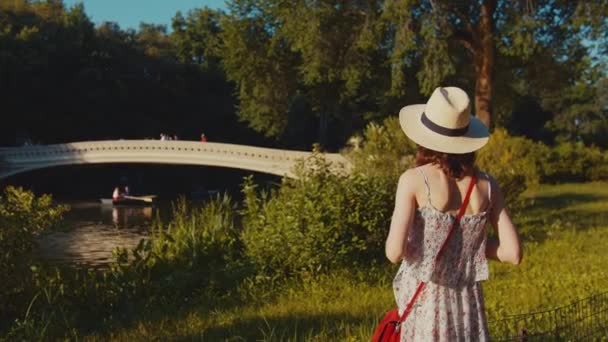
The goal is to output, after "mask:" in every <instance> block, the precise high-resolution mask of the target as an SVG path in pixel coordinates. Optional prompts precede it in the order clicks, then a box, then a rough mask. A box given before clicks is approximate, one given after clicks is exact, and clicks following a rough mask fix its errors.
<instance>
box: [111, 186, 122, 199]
mask: <svg viewBox="0 0 608 342" xmlns="http://www.w3.org/2000/svg"><path fill="white" fill-rule="evenodd" d="M120 197H122V196H121V194H120V189H119V188H118V187H115V188H114V192H113V193H112V201H118V200H120Z"/></svg>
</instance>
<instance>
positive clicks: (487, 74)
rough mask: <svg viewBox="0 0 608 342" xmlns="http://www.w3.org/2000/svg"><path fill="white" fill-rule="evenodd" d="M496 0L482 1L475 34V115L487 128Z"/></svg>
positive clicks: (493, 54)
mask: <svg viewBox="0 0 608 342" xmlns="http://www.w3.org/2000/svg"><path fill="white" fill-rule="evenodd" d="M495 11H496V0H484V1H483V2H482V4H481V17H480V19H479V25H478V28H477V33H478V37H479V45H478V48H477V51H476V53H475V57H474V58H475V74H476V80H475V115H476V116H477V118H478V119H479V120H481V122H483V123H484V124H485V125H486V126H487V127H490V120H491V117H492V107H491V103H492V93H493V91H494V59H495V51H494V12H495Z"/></svg>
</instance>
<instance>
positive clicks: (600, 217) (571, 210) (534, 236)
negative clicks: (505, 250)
mask: <svg viewBox="0 0 608 342" xmlns="http://www.w3.org/2000/svg"><path fill="white" fill-rule="evenodd" d="M598 202H599V204H600V206H601V205H602V204H605V206H606V208H607V209H608V197H606V196H602V195H596V194H592V193H583V194H581V193H574V192H563V193H555V194H543V195H538V196H535V197H533V198H531V199H530V200H529V204H528V205H526V206H525V208H524V209H522V210H521V211H519V212H517V213H515V214H516V218H517V221H518V222H517V223H518V226H519V228H520V235H521V237H522V239H523V240H524V241H526V240H528V241H537V242H543V241H545V240H546V239H547V238H549V237H550V236H551V235H552V234H553V233H556V232H559V231H561V230H564V229H574V230H576V231H584V230H587V229H591V228H597V227H604V226H608V210H601V209H598V208H597V207H596V206H597V204H598ZM585 205H589V208H588V209H585V208H584V206H585ZM581 206H583V208H581Z"/></svg>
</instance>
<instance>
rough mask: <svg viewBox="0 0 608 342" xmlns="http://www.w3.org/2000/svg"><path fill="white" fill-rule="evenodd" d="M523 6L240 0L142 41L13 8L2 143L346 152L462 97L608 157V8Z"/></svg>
mask: <svg viewBox="0 0 608 342" xmlns="http://www.w3.org/2000/svg"><path fill="white" fill-rule="evenodd" d="M523 3H524V2H521V1H520V2H517V1H516V2H512V1H502V0H484V1H464V2H458V3H457V4H453V3H452V2H450V1H443V0H442V1H437V0H435V1H428V0H424V1H393V0H384V1H375V0H366V1H347V2H336V1H300V2H296V3H294V4H291V3H287V2H281V1H277V0H272V1H268V0H232V1H228V2H227V11H226V12H222V11H216V10H211V9H208V8H202V9H201V8H198V9H193V10H192V11H190V12H188V13H185V14H182V13H179V12H178V13H176V14H175V15H174V17H173V20H172V24H171V30H169V29H168V28H167V27H165V26H163V25H158V24H155V23H141V25H140V26H139V27H138V28H137V29H136V30H135V29H132V28H127V29H125V28H121V27H119V26H118V25H117V24H116V23H112V22H103V23H99V24H98V25H97V26H95V25H93V23H92V22H91V20H90V18H89V17H88V16H87V14H86V11H85V7H84V6H83V5H82V4H79V5H76V6H73V7H70V8H66V6H65V5H64V4H63V3H62V1H60V0H53V1H27V0H0V49H1V50H2V51H3V52H2V54H0V73H1V74H2V77H1V78H0V93H2V99H3V113H6V114H7V115H10V116H11V118H12V119H14V120H15V121H14V123H13V125H11V126H10V128H9V127H6V128H5V132H4V134H2V135H0V141H1V142H2V143H3V144H12V143H15V142H17V143H20V142H23V141H24V140H25V139H27V138H30V139H32V140H33V141H34V142H41V143H52V142H59V141H74V140H85V139H106V138H107V139H117V138H146V137H147V138H150V137H158V135H159V133H161V132H164V133H169V134H173V133H177V135H178V136H180V137H182V138H188V139H193V138H194V139H197V138H198V137H200V134H201V132H202V131H205V132H207V135H208V136H209V137H210V138H211V139H213V140H215V141H229V142H243V143H254V144H277V145H282V146H289V147H292V148H302V149H309V147H310V146H311V144H312V143H314V142H320V143H321V144H322V145H324V146H326V147H330V148H339V147H341V146H342V145H343V143H344V141H346V140H347V139H348V137H349V136H351V135H352V134H353V133H356V132H359V131H360V130H361V129H363V128H364V127H365V126H366V124H367V123H369V122H370V121H371V120H379V119H382V118H385V117H388V116H391V115H394V114H395V113H397V112H398V110H399V108H400V107H401V106H403V105H405V104H408V103H421V102H424V99H425V97H426V96H427V95H428V94H429V93H430V92H431V91H432V90H433V89H434V87H436V86H439V85H457V86H460V87H462V88H464V89H466V90H467V91H468V92H469V94H470V95H471V98H472V106H473V108H474V112H475V113H476V114H477V115H478V116H479V117H480V118H482V119H483V120H484V121H487V122H490V116H491V117H492V120H491V122H493V123H495V124H496V125H497V126H503V127H509V128H510V129H511V130H512V131H513V132H515V133H517V134H523V135H526V136H528V137H531V138H534V139H542V140H543V141H544V142H545V143H552V142H553V140H554V139H557V140H558V141H569V142H577V141H582V142H584V144H585V145H592V144H595V145H598V146H602V147H605V146H606V143H607V142H608V140H606V139H605V136H606V134H605V133H606V130H607V127H608V124H607V123H606V122H607V121H606V98H607V96H606V89H608V87H605V84H606V82H607V81H606V76H605V68H604V66H603V65H602V60H601V59H598V56H600V55H601V52H602V49H603V48H605V43H606V41H607V39H606V32H608V30H607V29H606V21H605V20H601V18H603V17H605V16H606V11H608V6H606V4H605V2H602V1H596V0H585V1H544V0H543V1H534V2H532V3H534V4H533V5H530V3H531V2H526V4H528V5H526V6H524V5H522V4H523ZM239 121H242V122H239ZM32 123H35V124H34V125H32ZM247 126H248V127H249V128H251V129H248V127H247ZM254 131H257V132H258V133H259V134H257V133H255V132H254ZM538 132H544V133H543V134H539V133H538ZM263 136H266V137H272V138H273V139H276V140H277V141H272V140H267V139H264V138H263ZM15 140H17V141H15Z"/></svg>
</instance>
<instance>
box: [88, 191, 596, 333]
mask: <svg viewBox="0 0 608 342" xmlns="http://www.w3.org/2000/svg"><path fill="white" fill-rule="evenodd" d="M529 197H530V200H531V202H530V204H529V205H528V207H526V208H524V209H522V210H521V211H520V212H517V213H515V214H514V217H515V220H516V222H517V223H518V226H519V228H520V231H521V235H522V239H523V241H524V253H525V254H524V261H523V263H522V264H521V265H520V266H519V267H515V266H509V265H502V264H498V263H491V275H490V280H489V281H487V282H484V284H483V287H484V292H485V298H486V312H487V315H488V318H489V319H490V320H492V319H500V318H504V317H506V316H508V315H513V314H521V313H527V312H533V311H538V310H545V309H551V308H555V307H558V306H563V305H566V304H568V303H569V302H571V301H574V300H577V299H581V298H585V297H587V296H589V295H591V294H594V293H598V292H603V291H606V290H608V271H607V270H606V265H608V252H606V248H605V245H606V244H607V243H608V183H603V182H595V183H585V184H564V185H543V186H542V187H541V188H540V189H539V191H538V192H537V193H535V194H533V195H529ZM366 272H368V271H363V270H345V271H340V272H335V273H333V274H331V275H328V276H324V277H321V278H319V279H315V280H310V281H306V282H300V283H289V282H287V283H286V282H281V281H279V282H277V283H278V284H279V285H277V287H276V288H273V287H272V286H271V285H269V284H264V285H256V284H253V283H251V284H244V285H243V286H242V291H240V293H241V294H240V295H233V296H231V297H229V298H227V299H225V300H223V299H216V300H215V301H214V303H209V302H208V301H203V300H202V299H199V300H197V299H196V298H194V299H193V300H192V301H193V303H192V304H189V305H185V306H178V305H175V307H172V308H171V307H170V308H163V310H158V311H154V312H147V313H141V314H140V315H138V318H137V320H136V321H135V322H134V323H132V324H128V325H127V326H126V327H123V328H120V329H113V330H112V331H109V332H107V333H105V334H97V335H90V336H86V337H85V340H93V341H96V340H107V339H114V340H167V339H171V340H203V341H224V340H226V341H335V340H339V341H366V340H368V339H369V337H370V336H371V334H372V333H373V329H374V328H375V325H376V323H377V321H378V320H379V319H380V317H381V316H382V315H383V314H384V312H385V311H386V310H387V309H389V308H390V307H392V306H393V305H394V299H393V297H392V292H391V291H392V290H391V286H390V281H391V277H392V274H393V273H394V272H395V268H394V267H391V266H386V267H384V266H383V267H381V268H380V269H378V270H375V271H371V272H373V274H371V275H370V274H366Z"/></svg>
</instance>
